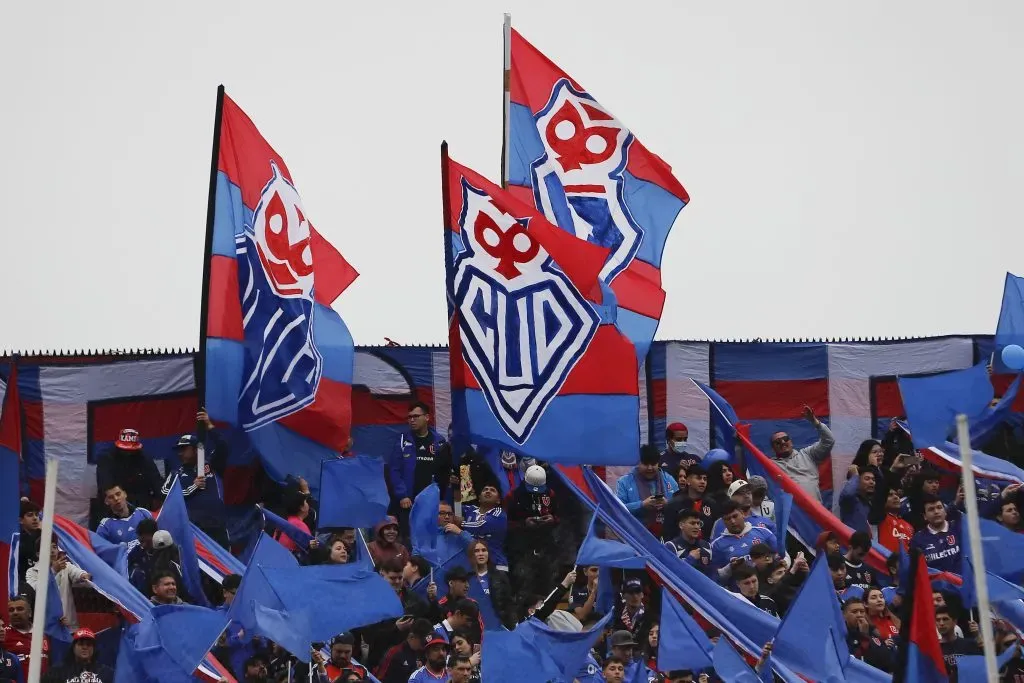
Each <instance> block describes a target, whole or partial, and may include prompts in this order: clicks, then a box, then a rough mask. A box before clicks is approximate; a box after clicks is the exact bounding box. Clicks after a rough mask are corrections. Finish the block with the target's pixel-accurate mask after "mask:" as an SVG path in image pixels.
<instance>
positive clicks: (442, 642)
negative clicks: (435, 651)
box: [427, 633, 448, 648]
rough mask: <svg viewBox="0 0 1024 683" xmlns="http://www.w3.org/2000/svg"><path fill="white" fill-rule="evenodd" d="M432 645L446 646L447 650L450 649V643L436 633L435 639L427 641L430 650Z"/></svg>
mask: <svg viewBox="0 0 1024 683" xmlns="http://www.w3.org/2000/svg"><path fill="white" fill-rule="evenodd" d="M432 645H444V646H445V648H447V647H448V641H447V640H445V639H444V638H442V637H441V636H439V635H437V634H436V633H435V634H434V637H433V638H431V639H430V640H428V641H427V647H428V648H429V647H430V646H432Z"/></svg>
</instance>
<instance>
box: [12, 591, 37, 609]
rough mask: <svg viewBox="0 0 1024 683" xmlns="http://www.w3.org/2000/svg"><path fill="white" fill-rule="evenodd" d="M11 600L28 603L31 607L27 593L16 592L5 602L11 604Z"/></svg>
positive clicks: (30, 607)
mask: <svg viewBox="0 0 1024 683" xmlns="http://www.w3.org/2000/svg"><path fill="white" fill-rule="evenodd" d="M12 602H23V603H25V604H26V605H28V607H29V609H32V602H33V601H32V600H31V599H29V597H28V596H27V595H25V594H24V593H18V594H17V595H15V596H14V597H13V598H11V599H10V600H8V601H7V604H11V603H12Z"/></svg>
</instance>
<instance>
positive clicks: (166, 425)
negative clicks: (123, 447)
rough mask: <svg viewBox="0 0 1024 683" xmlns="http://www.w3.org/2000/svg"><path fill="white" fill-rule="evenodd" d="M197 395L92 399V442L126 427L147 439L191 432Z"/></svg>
mask: <svg viewBox="0 0 1024 683" xmlns="http://www.w3.org/2000/svg"><path fill="white" fill-rule="evenodd" d="M198 410H199V399H198V398H197V397H196V395H195V394H190V395H188V396H155V397H152V398H149V397H147V398H145V399H144V400H131V399H128V400H125V401H118V402H110V403H108V402H103V403H95V404H93V406H92V438H93V442H106V441H114V440H116V439H117V435H118V432H120V431H121V430H122V429H125V428H131V429H135V430H137V431H138V432H139V438H141V439H142V442H143V445H145V441H146V439H150V438H156V437H162V436H176V435H179V434H185V433H187V432H191V431H192V430H193V428H194V427H195V423H196V411H198Z"/></svg>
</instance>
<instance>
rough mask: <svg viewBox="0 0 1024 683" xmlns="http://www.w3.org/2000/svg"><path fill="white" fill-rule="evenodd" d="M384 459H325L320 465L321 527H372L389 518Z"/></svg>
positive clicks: (356, 457)
mask: <svg viewBox="0 0 1024 683" xmlns="http://www.w3.org/2000/svg"><path fill="white" fill-rule="evenodd" d="M389 502H390V501H389V500H388V489H387V484H385V483H384V461H383V460H381V459H380V458H373V457H370V456H368V455H357V456H354V457H351V458H340V459H337V458H336V459H332V460H325V461H324V462H323V464H322V465H321V466H320V526H321V527H339V526H349V527H355V528H356V529H372V528H373V527H374V525H376V524H377V523H378V522H380V521H381V520H383V519H384V518H385V517H387V514H388V503H389Z"/></svg>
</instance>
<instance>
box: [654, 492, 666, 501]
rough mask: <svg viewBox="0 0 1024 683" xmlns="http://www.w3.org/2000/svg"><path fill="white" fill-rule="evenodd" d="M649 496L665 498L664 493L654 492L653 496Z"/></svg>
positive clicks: (658, 498)
mask: <svg viewBox="0 0 1024 683" xmlns="http://www.w3.org/2000/svg"><path fill="white" fill-rule="evenodd" d="M651 497H652V498H655V499H657V500H665V494H664V493H655V494H654V495H653V496H651Z"/></svg>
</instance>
